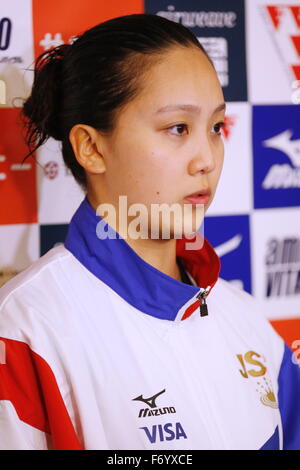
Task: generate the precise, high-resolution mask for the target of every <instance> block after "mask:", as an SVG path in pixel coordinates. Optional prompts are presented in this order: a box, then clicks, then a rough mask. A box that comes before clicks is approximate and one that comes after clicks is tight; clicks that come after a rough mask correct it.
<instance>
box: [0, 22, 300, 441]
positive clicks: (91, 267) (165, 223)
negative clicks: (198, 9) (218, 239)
mask: <svg viewBox="0 0 300 470" xmlns="http://www.w3.org/2000/svg"><path fill="white" fill-rule="evenodd" d="M224 111H225V104H224V97H223V93H222V89H221V86H220V83H219V80H218V78H217V75H216V72H215V69H214V67H213V64H212V62H211V61H210V59H209V58H208V56H207V54H206V53H205V51H204V49H203V48H202V47H201V45H200V44H199V42H198V40H197V38H196V37H195V36H194V35H193V34H192V33H191V32H190V31H189V30H188V29H186V28H185V27H183V26H182V25H180V24H177V23H175V22H171V21H169V20H167V19H164V18H161V17H159V16H155V15H150V14H137V15H130V16H123V17H119V18H114V19H112V20H109V21H106V22H104V23H101V24H99V25H97V26H95V27H93V28H91V29H90V30H88V31H86V32H85V33H84V34H82V35H81V36H79V37H78V38H77V39H76V41H75V42H74V43H73V44H72V45H62V46H59V47H57V48H55V49H53V50H51V51H47V52H45V53H44V54H42V56H40V58H39V59H38V60H37V61H36V67H35V76H34V84H33V88H32V92H31V96H30V97H29V98H28V99H27V101H26V102H25V104H24V115H25V117H26V120H27V121H26V122H27V128H28V139H27V140H28V144H29V147H30V149H31V150H34V149H36V148H38V147H39V146H40V145H42V144H43V143H44V142H45V141H46V140H47V139H48V138H49V137H53V138H54V139H57V140H59V141H61V142H62V155H63V158H64V161H65V163H66V165H67V166H68V167H69V168H70V170H71V171H72V173H73V175H74V177H75V179H76V181H77V182H78V183H79V184H80V185H81V186H82V187H83V188H84V190H85V192H86V197H85V198H84V200H83V201H82V203H81V205H80V206H79V208H78V210H77V211H76V213H75V214H74V216H73V218H72V220H71V222H70V225H69V230H68V235H67V238H66V241H65V244H64V245H60V246H56V247H55V248H52V249H51V250H49V251H48V253H46V254H45V255H44V256H42V257H41V258H40V259H39V260H38V261H36V262H35V263H33V264H32V265H31V266H30V267H29V268H28V269H26V270H25V271H23V272H22V273H20V274H19V275H18V276H16V277H15V278H14V279H12V280H11V281H9V282H8V283H6V284H5V285H4V287H3V288H2V289H1V291H0V292H1V295H0V341H1V342H0V345H1V351H2V355H1V358H2V360H1V364H0V379H1V381H0V447H1V448H4V449H45V450H46V449H189V450H190V449H282V448H284V449H299V448H300V413H299V411H300V409H299V393H300V369H299V367H298V365H297V364H296V363H295V361H293V357H292V355H291V350H290V349H289V348H288V347H287V346H286V345H285V343H284V341H283V340H282V339H281V338H280V337H279V335H278V334H277V333H276V332H275V330H273V328H272V327H271V325H270V324H269V322H268V321H267V320H266V319H265V317H264V314H263V311H262V310H261V309H260V308H259V304H258V303H257V301H255V299H254V298H253V297H251V296H250V295H249V294H248V293H246V292H243V291H240V290H238V289H237V288H235V287H233V286H232V285H231V284H229V283H228V282H226V281H224V280H222V279H221V278H219V271H220V261H219V258H218V256H217V255H216V253H215V251H214V250H213V248H212V246H211V245H210V244H209V242H208V241H207V240H206V239H205V238H204V239H203V238H202V241H201V240H200V239H201V237H200V236H199V232H197V228H198V227H199V221H200V222H201V214H200V217H198V216H199V211H198V209H199V207H200V208H203V207H204V211H206V210H207V209H208V207H209V205H210V203H211V202H212V200H213V197H214V195H215V191H216V187H217V183H218V180H219V177H220V174H221V169H222V164H223V154H224V149H223V142H222V137H221V133H220V129H221V127H222V125H223V120H224ZM120 196H122V197H125V198H126V204H127V206H126V207H127V208H128V214H127V215H128V218H127V219H125V223H124V207H123V206H122V205H121V203H120ZM192 196H193V197H192ZM122 201H124V199H123V200H122ZM136 204H138V205H139V207H142V208H143V210H142V211H141V214H142V215H141V217H140V219H139V228H140V233H141V235H142V236H140V237H136V232H137V230H134V228H137V227H136V225H134V224H135V223H136V219H135V215H136V213H135V211H134V209H135V208H136V207H137V206H136ZM155 204H166V206H164V207H165V214H167V215H168V213H167V210H166V207H167V208H168V207H171V206H172V205H173V204H177V208H178V207H179V208H184V207H185V206H188V208H189V211H187V212H184V211H182V212H180V211H179V212H178V213H177V215H176V217H175V218H172V217H165V218H162V219H159V224H158V225H157V224H156V226H154V222H153V219H152V218H151V217H149V214H151V210H152V208H153V207H154V205H155ZM104 205H105V206H104ZM99 207H100V209H99ZM103 208H106V209H107V208H109V209H107V212H105V211H103V210H102V209H103ZM111 209H113V211H111ZM101 214H102V215H101ZM109 214H110V215H109ZM178 214H179V215H178ZM114 215H116V217H114ZM119 216H121V218H123V219H122V220H123V222H122V223H121V222H120V220H121V219H120V218H119ZM178 221H179V223H178ZM197 221H198V225H197ZM188 223H190V225H189V227H190V231H189V232H188V233H186V232H184V234H183V235H182V232H181V237H180V236H178V235H179V234H180V229H182V227H183V225H184V226H186V225H185V224H188ZM127 229H128V230H127ZM165 229H169V236H168V237H164V236H163V235H162V234H163V231H164V230H165ZM127 232H128V233H127ZM153 233H155V234H156V236H153ZM197 233H198V235H197V236H196V234H197ZM151 235H152V236H151ZM190 235H194V239H193V238H191V237H190ZM191 240H194V242H193V241H191ZM197 240H200V242H201V243H200V244H198V245H197V243H195V241H196V242H197Z"/></svg>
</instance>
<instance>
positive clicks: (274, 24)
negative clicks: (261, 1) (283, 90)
mask: <svg viewBox="0 0 300 470" xmlns="http://www.w3.org/2000/svg"><path fill="white" fill-rule="evenodd" d="M282 3H283V2H282ZM259 8H260V9H261V13H262V16H263V18H264V20H265V23H266V27H267V30H268V31H269V34H270V36H271V39H272V42H273V44H274V45H275V48H276V51H277V53H278V56H279V58H280V60H281V62H282V63H283V65H284V67H285V68H286V70H287V73H288V75H289V78H290V80H291V81H292V80H295V79H297V80H300V5H288V4H287V5H284V4H281V5H272V3H270V4H268V5H261V6H259Z"/></svg>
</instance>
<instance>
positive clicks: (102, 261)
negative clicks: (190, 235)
mask: <svg viewBox="0 0 300 470" xmlns="http://www.w3.org/2000/svg"><path fill="white" fill-rule="evenodd" d="M101 220H102V218H101V217H100V216H99V215H97V214H96V211H95V210H94V209H93V207H92V206H91V205H90V203H89V201H88V199H87V197H85V199H84V200H83V201H82V203H81V204H80V206H79V207H78V209H77V211H76V212H75V214H74V215H73V217H72V219H71V222H70V224H69V227H68V233H67V237H66V240H65V243H64V245H65V248H67V249H68V250H69V251H70V252H71V253H72V254H73V255H74V256H75V257H76V258H77V259H78V261H80V263H82V264H83V265H84V266H85V267H86V268H87V269H88V270H89V271H90V272H92V273H93V274H94V275H95V276H96V277H97V278H99V279H101V281H103V282H104V283H105V284H107V285H108V286H109V287H111V288H112V289H113V290H114V291H115V292H116V293H117V294H119V295H120V296H121V297H122V298H123V299H124V300H126V301H127V302H128V303H129V304H131V305H133V306H134V307H135V308H137V309H138V310H140V311H141V312H143V313H146V314H148V315H152V316H154V317H156V318H160V319H164V320H172V321H180V320H183V319H185V318H187V317H188V316H190V315H191V314H192V313H193V312H194V311H198V312H199V305H200V300H199V299H198V298H197V297H196V296H197V294H199V292H201V291H202V289H203V288H207V286H211V288H212V287H213V286H214V284H215V283H216V281H217V279H218V276H219V272H220V260H219V257H218V255H217V254H216V252H215V251H214V249H213V247H212V246H211V245H210V243H209V242H208V241H207V240H206V239H205V238H204V244H203V247H202V248H201V249H200V250H199V249H198V250H186V242H190V243H191V241H190V240H187V239H186V238H182V239H177V240H176V256H177V257H179V258H180V260H181V262H182V263H183V266H184V267H185V269H186V270H187V271H188V272H189V273H190V275H191V276H192V277H193V279H194V280H195V282H196V284H197V285H196V286H195V285H188V284H185V283H183V282H180V281H177V280H176V279H174V278H172V277H170V276H168V275H166V274H165V273H163V272H161V271H159V270H158V269H156V268H155V267H154V266H152V265H150V264H149V263H147V262H146V261H144V260H143V259H142V258H141V257H140V256H139V255H138V254H137V253H136V252H135V251H134V250H133V249H132V248H131V247H130V245H129V244H128V243H127V242H126V241H125V239H124V238H122V237H120V235H119V234H117V233H116V232H115V231H114V230H113V229H112V227H110V229H111V230H112V232H113V233H114V234H116V236H118V238H106V239H99V238H98V237H97V234H96V227H97V224H98V223H99V221H101Z"/></svg>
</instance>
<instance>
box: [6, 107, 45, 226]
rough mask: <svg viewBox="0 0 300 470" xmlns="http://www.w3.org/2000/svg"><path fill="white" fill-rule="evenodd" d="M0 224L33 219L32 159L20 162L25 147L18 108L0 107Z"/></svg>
mask: <svg viewBox="0 0 300 470" xmlns="http://www.w3.org/2000/svg"><path fill="white" fill-rule="evenodd" d="M0 121H1V148H0V188H1V204H0V224H3V225H5V224H7V225H8V224H26V223H34V222H37V196H36V171H35V161H34V159H33V158H32V156H30V157H28V159H27V160H25V162H24V163H23V164H22V163H21V162H22V160H23V158H24V157H25V155H27V153H28V149H27V146H26V145H25V143H24V140H23V137H22V127H21V123H20V108H1V109H0Z"/></svg>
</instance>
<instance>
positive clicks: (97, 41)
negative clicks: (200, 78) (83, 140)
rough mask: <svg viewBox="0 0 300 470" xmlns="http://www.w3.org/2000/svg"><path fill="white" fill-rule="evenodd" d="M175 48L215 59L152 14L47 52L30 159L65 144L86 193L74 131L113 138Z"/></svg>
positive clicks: (33, 103)
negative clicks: (49, 145) (127, 108)
mask: <svg viewBox="0 0 300 470" xmlns="http://www.w3.org/2000/svg"><path fill="white" fill-rule="evenodd" d="M174 45H177V46H182V47H185V46H195V47H198V48H199V49H201V51H202V52H203V53H204V54H205V55H206V57H207V58H208V59H209V57H208V55H207V53H206V52H205V50H204V48H203V47H202V45H201V44H200V43H199V41H198V39H197V38H196V36H194V34H193V33H192V32H191V31H190V30H189V29H187V28H186V27H185V26H183V25H182V24H180V23H175V22H173V21H170V20H168V19H166V18H163V17H161V16H157V15H153V14H146V13H145V14H133V15H126V16H120V17H117V18H113V19H110V20H108V21H105V22H103V23H100V24H98V25H97V26H94V27H93V28H91V29H89V30H87V31H85V32H84V33H83V34H81V35H79V36H77V37H75V41H74V42H73V44H72V45H71V44H62V45H60V46H58V47H55V48H54V49H51V50H49V51H45V52H43V53H42V54H41V55H40V56H39V57H38V58H37V59H36V61H35V68H34V81H33V87H32V90H31V95H30V96H29V97H28V98H27V100H26V101H25V102H24V106H23V111H22V117H23V124H24V126H25V130H26V137H25V140H26V143H27V145H28V147H29V150H30V153H29V154H28V155H27V156H26V157H25V159H26V158H27V157H28V156H29V155H31V154H32V153H33V152H34V151H35V150H36V149H38V148H39V147H40V146H41V145H42V144H43V143H44V142H46V140H47V139H48V138H49V137H53V138H54V139H56V140H59V141H62V154H63V158H64V162H65V164H66V165H67V167H68V168H69V169H70V170H71V172H72V174H73V176H74V178H75V179H76V181H77V182H78V183H79V185H80V186H81V187H83V188H84V189H86V183H87V181H86V174H85V171H84V168H83V167H82V166H81V165H80V164H79V163H78V162H77V160H76V158H75V155H74V153H73V149H72V146H71V143H70V141H69V132H70V130H71V128H72V127H73V126H74V125H75V124H87V125H90V126H92V127H94V128H95V129H97V130H99V131H102V132H104V133H111V132H112V131H113V130H114V128H115V125H116V118H117V113H118V111H119V110H120V108H121V107H123V106H124V105H125V104H126V103H128V102H129V101H130V100H131V99H132V98H134V97H135V96H136V95H137V94H138V93H139V92H140V90H141V87H142V83H143V81H142V78H143V77H144V76H145V75H146V74H147V71H148V70H150V68H151V65H152V64H154V63H157V62H159V61H160V60H162V54H161V53H162V52H164V51H166V50H167V49H168V48H170V47H171V46H174ZM209 61H210V63H211V64H212V61H211V60H210V59H209ZM212 65H213V64H212ZM25 159H24V160H25Z"/></svg>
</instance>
